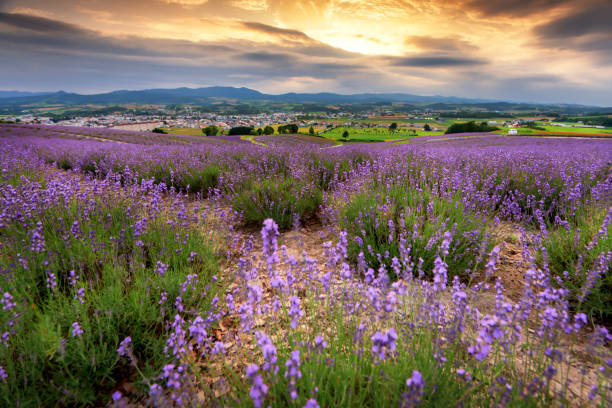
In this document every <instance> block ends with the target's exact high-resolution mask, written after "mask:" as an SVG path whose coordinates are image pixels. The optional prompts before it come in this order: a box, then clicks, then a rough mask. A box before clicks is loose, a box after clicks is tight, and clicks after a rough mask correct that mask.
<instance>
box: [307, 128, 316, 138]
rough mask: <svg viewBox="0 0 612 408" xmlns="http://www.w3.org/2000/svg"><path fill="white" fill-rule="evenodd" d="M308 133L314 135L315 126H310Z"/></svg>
mask: <svg viewBox="0 0 612 408" xmlns="http://www.w3.org/2000/svg"><path fill="white" fill-rule="evenodd" d="M308 133H309V134H310V135H311V136H314V134H315V130H314V128H313V127H312V126H311V127H310V129H308Z"/></svg>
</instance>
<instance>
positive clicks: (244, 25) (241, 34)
mask: <svg viewBox="0 0 612 408" xmlns="http://www.w3.org/2000/svg"><path fill="white" fill-rule="evenodd" d="M610 21H612V0H580V1H578V0H359V1H358V0H318V1H314V0H129V1H128V0H0V49H1V50H2V58H1V59H0V89H4V90H23V91H57V90H60V89H61V90H65V91H70V92H79V93H97V92H106V91H111V90H117V89H147V88H165V87H178V86H188V87H200V86H217V85H218V86H246V87H249V88H253V89H257V90H259V91H262V92H266V93H273V94H279V93H285V92H337V93H344V94H350V93H361V92H406V93H413V94H419V95H444V96H461V97H472V98H488V99H496V100H512V101H527V102H544V103H546V102H552V103H559V102H563V103H578V104H588V105H601V106H612V23H610Z"/></svg>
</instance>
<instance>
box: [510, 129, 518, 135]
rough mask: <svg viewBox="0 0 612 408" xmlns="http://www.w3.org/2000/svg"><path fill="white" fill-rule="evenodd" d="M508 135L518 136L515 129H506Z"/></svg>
mask: <svg viewBox="0 0 612 408" xmlns="http://www.w3.org/2000/svg"><path fill="white" fill-rule="evenodd" d="M508 135H518V130H516V129H515V128H511V129H508Z"/></svg>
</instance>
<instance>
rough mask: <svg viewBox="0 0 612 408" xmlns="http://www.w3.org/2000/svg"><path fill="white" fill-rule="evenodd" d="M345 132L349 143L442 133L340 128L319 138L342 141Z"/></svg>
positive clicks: (408, 129) (406, 129) (440, 132)
mask: <svg viewBox="0 0 612 408" xmlns="http://www.w3.org/2000/svg"><path fill="white" fill-rule="evenodd" d="M345 130H346V131H348V132H349V139H348V140H349V141H362V142H383V141H385V140H396V139H407V138H410V137H416V136H426V135H440V134H442V133H444V132H442V131H438V132H434V131H429V132H426V131H424V130H422V129H419V130H416V129H415V130H414V131H413V130H412V129H411V128H400V129H398V130H396V131H393V132H392V131H390V130H389V129H385V128H359V127H352V126H342V127H337V128H334V129H331V130H328V131H326V132H324V133H321V136H323V137H326V138H328V139H332V140H343V139H342V134H343V133H344V131H345Z"/></svg>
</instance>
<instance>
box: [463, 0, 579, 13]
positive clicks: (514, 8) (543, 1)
mask: <svg viewBox="0 0 612 408" xmlns="http://www.w3.org/2000/svg"><path fill="white" fill-rule="evenodd" d="M574 1H575V0H468V1H467V2H466V4H465V6H466V7H468V8H469V9H472V10H476V11H478V12H480V13H482V14H485V15H488V16H499V15H508V16H525V15H530V14H533V13H539V12H542V11H549V10H550V9H552V8H555V7H559V6H562V5H566V4H568V3H572V2H574Z"/></svg>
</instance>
